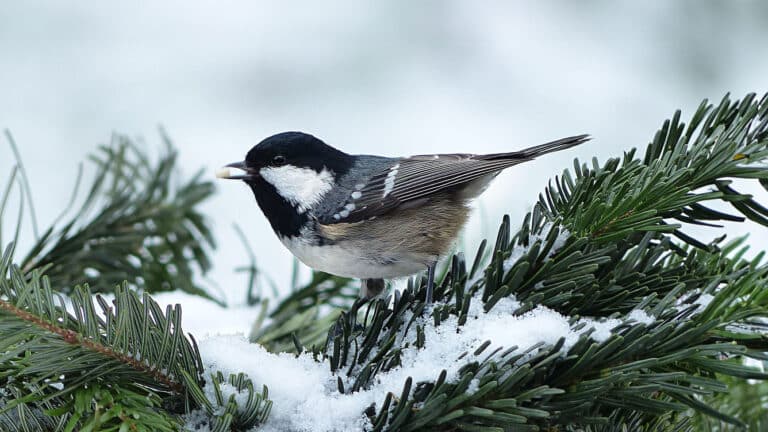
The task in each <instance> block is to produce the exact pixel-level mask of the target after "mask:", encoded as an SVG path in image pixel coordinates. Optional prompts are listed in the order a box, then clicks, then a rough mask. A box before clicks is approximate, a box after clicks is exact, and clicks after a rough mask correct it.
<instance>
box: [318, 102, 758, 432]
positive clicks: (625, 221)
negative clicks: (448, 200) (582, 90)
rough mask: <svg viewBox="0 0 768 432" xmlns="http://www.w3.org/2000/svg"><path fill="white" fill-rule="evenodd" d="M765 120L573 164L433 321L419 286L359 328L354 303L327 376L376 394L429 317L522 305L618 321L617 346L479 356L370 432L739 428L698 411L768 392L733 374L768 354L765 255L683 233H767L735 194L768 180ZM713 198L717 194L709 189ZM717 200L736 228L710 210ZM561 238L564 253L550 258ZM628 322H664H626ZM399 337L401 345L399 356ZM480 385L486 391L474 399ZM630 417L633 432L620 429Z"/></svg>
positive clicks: (452, 281) (724, 115)
mask: <svg viewBox="0 0 768 432" xmlns="http://www.w3.org/2000/svg"><path fill="white" fill-rule="evenodd" d="M767 113H768V99H766V98H763V100H762V101H759V102H758V101H757V100H756V99H755V98H754V96H749V97H747V98H746V99H745V100H743V101H741V102H736V103H731V102H730V101H729V100H728V99H725V100H724V101H723V102H722V103H721V104H720V106H718V107H712V106H709V105H706V104H704V105H702V106H701V108H700V109H699V111H698V112H697V113H696V114H695V115H694V120H693V122H692V125H691V126H689V127H688V128H686V127H685V126H684V125H682V124H680V123H679V113H678V114H676V115H675V117H674V119H673V120H672V121H671V122H667V123H665V125H664V127H663V128H662V130H661V131H660V132H659V133H658V134H657V135H656V137H655V139H654V141H653V142H652V143H651V144H650V145H649V146H648V150H647V152H646V155H645V157H644V158H642V159H639V158H636V157H635V156H634V155H635V152H634V150H633V151H630V152H628V153H626V154H625V156H624V158H623V159H622V160H619V159H612V160H609V161H608V162H606V163H605V164H604V165H602V166H600V165H599V164H598V163H597V162H596V161H594V162H593V164H592V167H591V168H590V167H588V166H587V165H582V164H580V163H578V162H576V163H575V164H574V166H575V175H571V174H570V173H569V172H568V171H565V172H564V173H563V175H562V176H561V177H560V178H558V179H557V180H556V182H555V183H556V186H551V187H550V188H548V189H547V191H546V192H545V194H544V195H542V198H541V200H540V202H539V203H538V204H537V205H536V207H535V208H534V210H533V211H532V212H531V213H530V214H529V215H527V216H526V218H525V221H524V222H523V225H522V228H521V229H520V231H519V232H518V233H517V234H515V235H512V233H511V227H510V223H509V220H508V219H505V221H504V223H503V224H502V226H501V228H500V231H499V235H498V238H497V241H496V246H495V247H494V252H493V255H492V256H491V262H490V263H489V264H488V266H487V267H486V269H485V272H484V274H482V275H477V277H475V276H470V277H468V276H467V274H466V273H467V270H466V265H465V263H464V260H463V258H462V257H461V256H457V257H455V258H454V260H453V263H452V266H451V268H450V271H449V273H448V275H447V276H446V277H445V278H444V279H443V281H442V283H441V284H440V285H439V287H438V289H437V290H436V292H435V298H436V299H437V303H436V304H435V305H434V306H432V307H429V308H426V307H425V305H424V303H423V295H424V290H423V286H422V287H421V288H420V289H418V290H413V289H408V290H406V291H404V292H403V293H402V295H401V296H397V297H396V298H395V299H394V304H393V306H392V307H388V306H387V303H386V302H384V301H379V302H375V303H374V304H372V305H369V306H368V313H366V317H367V318H366V319H364V320H363V321H360V316H361V315H360V313H358V311H357V309H356V308H357V307H359V306H360V305H359V304H356V305H355V306H354V307H353V309H352V310H350V311H349V312H348V313H345V314H343V315H342V317H341V318H340V319H339V321H338V322H337V327H336V328H337V329H338V331H336V332H334V333H332V334H331V335H330V337H329V339H328V343H327V344H328V347H329V348H328V349H327V352H328V353H329V354H328V356H329V361H330V366H331V369H332V370H334V371H338V372H339V373H340V374H341V373H344V374H346V375H347V376H349V377H351V379H352V382H353V385H352V387H351V388H349V389H346V391H355V390H357V389H362V388H366V387H368V386H370V385H371V384H372V383H373V382H375V380H376V375H377V374H378V373H382V372H385V371H387V370H389V369H391V368H392V367H395V366H397V365H398V364H399V362H400V355H401V352H402V350H403V349H407V347H409V346H415V347H422V346H426V347H427V348H429V343H430V341H429V340H425V338H424V332H422V331H421V329H420V328H421V326H422V325H426V324H425V323H424V321H423V320H420V319H419V317H427V316H428V317H430V321H431V322H432V323H433V324H434V325H440V323H441V322H442V321H444V320H446V319H447V318H449V317H451V316H455V317H457V318H458V322H459V323H460V324H461V323H463V322H465V321H466V320H467V315H466V314H467V311H468V309H469V307H468V306H469V303H470V302H472V301H479V300H480V301H483V302H484V309H485V310H490V309H492V308H493V306H494V305H495V304H496V302H497V301H498V300H499V299H501V298H505V297H508V296H510V295H514V296H515V298H516V299H517V300H518V301H519V302H520V303H521V306H520V308H519V309H518V310H517V311H516V312H515V314H516V315H519V314H523V313H525V312H526V311H529V310H531V309H533V308H535V307H536V306H539V305H544V306H547V307H549V308H551V309H555V310H557V311H560V312H561V313H563V314H566V315H568V316H570V317H571V322H572V323H573V324H575V322H576V320H577V319H578V318H579V317H580V316H585V315H589V316H593V317H614V318H620V319H622V320H623V324H621V325H620V326H619V327H617V328H616V329H614V331H613V333H614V335H613V336H612V337H610V338H609V339H608V340H605V341H604V342H602V343H599V342H595V341H593V340H592V339H590V338H589V337H588V336H587V335H586V334H585V335H582V337H581V339H580V340H579V341H578V342H577V343H576V344H575V345H573V346H572V347H570V349H568V350H567V352H563V351H562V346H563V342H564V341H563V340H561V341H560V342H559V343H556V344H555V345H542V344H540V345H539V346H535V347H532V348H530V349H529V350H528V351H527V352H518V351H516V350H514V349H513V347H504V348H503V349H502V348H500V347H495V349H494V346H493V345H492V344H491V345H490V348H485V347H487V345H484V346H483V347H481V348H480V349H481V350H482V349H486V351H490V352H488V354H487V355H486V354H485V353H483V355H484V358H483V360H482V361H477V362H472V363H470V364H468V365H467V366H465V367H463V369H462V370H461V371H460V376H461V378H460V379H459V381H457V382H445V381H444V379H445V374H443V375H441V376H439V377H435V379H436V381H434V382H431V383H430V382H426V383H413V382H410V381H409V382H407V383H405V386H404V388H403V390H402V394H401V395H400V396H399V397H395V395H390V397H388V398H387V399H386V400H384V401H381V402H380V403H381V405H379V406H376V407H373V409H372V410H369V411H368V412H367V414H368V416H369V418H370V420H371V422H372V424H373V425H374V427H373V430H404V431H407V430H456V429H458V430H475V429H477V428H494V427H495V428H499V430H506V428H511V429H510V430H539V429H541V428H543V429H547V428H550V427H559V428H568V429H569V430H570V429H571V428H573V430H579V429H580V428H584V427H593V426H590V425H595V426H594V427H598V425H602V426H599V428H600V429H594V430H622V429H623V428H624V427H626V424H640V423H642V424H646V425H654V424H659V425H661V424H662V423H663V424H664V425H665V426H664V428H665V429H667V430H679V429H680V428H682V429H683V430H684V429H685V428H687V427H688V426H687V425H688V420H687V419H685V418H683V417H682V416H683V415H684V414H683V413H685V412H687V411H688V410H689V409H693V410H696V411H699V412H702V413H705V414H707V415H709V416H712V417H713V418H717V419H719V420H720V421H724V422H727V423H730V424H732V425H741V424H742V423H741V422H740V421H739V420H737V419H736V418H734V417H732V416H729V415H727V414H725V413H720V412H718V411H716V410H713V409H712V408H710V407H709V406H707V405H706V404H705V403H704V402H702V397H704V398H705V399H706V397H708V396H712V395H715V394H718V393H723V392H726V391H727V387H726V386H725V385H724V384H722V382H720V381H718V380H717V377H718V376H719V375H718V374H720V375H728V376H732V377H735V378H736V379H739V380H743V379H746V378H752V379H760V380H763V379H766V378H768V375H766V374H765V373H762V372H759V371H757V370H755V369H752V368H749V367H746V366H743V365H742V363H741V362H740V361H738V360H729V361H725V360H724V359H739V358H742V357H745V356H756V357H763V356H764V355H763V354H761V352H762V351H766V350H768V337H766V336H765V333H764V332H765V325H764V324H761V321H759V320H760V319H761V318H765V317H766V316H768V268H767V267H765V266H764V265H763V264H762V262H761V259H762V254H760V255H758V257H757V258H755V259H753V260H744V259H743V258H742V257H743V251H739V250H738V248H739V246H740V244H741V241H736V242H731V243H728V244H722V241H719V242H715V243H711V244H704V243H702V242H700V241H698V240H696V239H694V238H692V237H691V236H689V235H687V234H685V232H684V229H683V227H682V226H681V225H680V224H679V223H677V222H675V220H678V221H682V222H685V223H703V222H707V223H709V222H713V221H718V220H743V218H744V217H747V218H750V219H752V220H754V221H756V222H759V223H762V224H765V225H768V223H766V222H768V219H765V218H763V216H764V215H766V214H768V211H766V210H765V209H763V207H762V206H761V205H760V204H758V203H757V202H756V201H754V200H753V199H752V197H751V196H748V195H743V194H740V193H738V192H736V190H735V189H733V188H731V187H730V186H728V182H729V179H731V178H744V179H759V180H765V179H768V168H766V167H765V165H764V162H765V160H766V158H767V157H768V114H767ZM707 186H710V187H711V188H712V191H706V190H702V188H705V187H707ZM712 200H721V201H725V202H727V203H730V204H732V205H733V207H734V208H735V210H737V212H738V213H740V214H739V215H727V214H724V213H721V212H718V211H715V210H713V209H710V208H709V207H705V206H704V204H702V203H703V202H706V201H712ZM562 232H565V233H566V235H565V238H566V240H565V242H564V244H562V245H559V246H560V247H559V248H558V249H556V250H555V243H556V242H557V240H558V238H561V239H562V238H563V235H562ZM681 240H682V241H683V242H685V243H689V244H691V245H692V246H693V248H691V247H689V246H684V245H681V244H680V243H679V242H680V241H681ZM480 255H482V253H478V256H480ZM477 267H478V266H477V264H475V265H473V268H474V269H476V268H477ZM471 272H473V273H474V271H471ZM468 279H470V281H469V283H466V281H467V280H468ZM465 283H466V285H465ZM709 295H712V296H714V299H713V300H712V301H711V302H710V303H709V304H708V306H707V307H706V308H703V310H701V309H700V308H699V306H698V305H697V304H696V301H697V299H698V298H699V297H700V296H709ZM633 309H639V310H643V311H645V312H647V313H648V314H650V315H652V316H654V317H655V320H654V322H653V323H651V324H648V325H646V324H644V323H640V322H636V321H632V320H628V319H627V318H626V315H625V314H626V313H628V312H629V311H631V310H633ZM427 314H428V315H427ZM360 324H362V325H360ZM761 331H762V332H763V333H762V334H761ZM398 338H402V341H403V342H402V343H401V344H399V345H395V344H393V341H395V340H396V339H398ZM353 372H354V374H353ZM473 379H474V380H479V386H478V390H477V391H475V392H474V393H472V394H469V393H468V392H467V389H468V388H469V386H470V383H471V381H472V380H473ZM622 412H623V413H627V414H628V415H630V416H631V417H632V420H627V419H624V417H617V415H618V414H617V413H622ZM671 413H679V414H678V415H674V414H671ZM620 418H621V419H624V420H620V421H618V423H617V419H620ZM611 425H612V426H611ZM660 427H661V426H660ZM606 428H607V429H606ZM478 430H479V429H478ZM483 430H494V429H483ZM627 430H632V429H627ZM648 430H655V429H648Z"/></svg>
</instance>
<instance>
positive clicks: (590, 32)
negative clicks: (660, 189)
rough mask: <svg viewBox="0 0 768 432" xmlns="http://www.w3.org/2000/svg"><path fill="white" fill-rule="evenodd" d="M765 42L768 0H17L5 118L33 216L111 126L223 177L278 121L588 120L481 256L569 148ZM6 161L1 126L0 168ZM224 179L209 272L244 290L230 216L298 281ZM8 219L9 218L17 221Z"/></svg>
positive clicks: (372, 134)
mask: <svg viewBox="0 0 768 432" xmlns="http://www.w3.org/2000/svg"><path fill="white" fill-rule="evenodd" d="M767 47H768V3H766V2H762V1H759V0H753V1H746V0H745V1H732V2H722V1H697V0H687V1H675V2H670V1H661V0H659V1H648V2H629V1H608V0H592V1H584V2H570V1H540V2H525V3H524V2H515V1H483V2H466V1H445V0H429V1H420V2H411V1H405V0H402V1H388V2H381V1H379V2H374V1H355V2H341V1H325V2H260V1H253V2H246V1H242V2H237V1H215V2H214V1H201V2H189V1H164V2H144V4H141V5H140V6H139V5H138V4H137V3H136V2H127V1H126V2H112V1H102V2H95V1H86V2H75V3H72V2H66V3H65V2H52V1H48V2H45V1H24V2H20V1H16V2H11V1H7V2H3V4H2V6H0V127H2V128H7V129H9V130H10V131H11V132H12V133H13V135H14V137H15V139H16V141H17V143H18V145H19V147H20V150H21V153H22V157H23V161H24V162H25V164H26V166H27V170H28V172H29V174H30V176H31V179H30V180H31V187H32V191H33V194H34V198H35V203H36V205H37V211H38V216H39V219H40V223H41V225H48V224H49V223H50V222H51V221H52V220H53V218H54V217H55V216H56V215H57V214H58V212H59V211H60V210H61V209H62V208H63V207H64V206H65V205H66V203H67V201H68V198H69V195H70V192H71V187H72V186H73V184H74V178H75V175H76V173H77V165H78V163H79V162H80V161H82V160H84V158H85V157H86V155H87V154H88V153H89V152H91V151H92V150H93V149H94V148H95V146H96V145H97V144H99V143H106V142H108V141H109V138H110V135H111V134H112V133H113V132H120V133H125V134H128V135H130V136H134V137H142V138H144V139H145V141H146V144H145V145H146V147H147V148H148V149H150V152H155V153H156V152H157V151H159V149H160V148H161V140H160V138H159V134H158V133H157V129H158V126H160V125H162V126H163V127H164V128H165V129H166V130H167V132H168V134H169V135H170V136H171V137H172V138H173V140H174V142H175V144H176V146H177V147H178V149H179V151H180V158H181V161H182V163H183V167H184V171H185V172H186V174H188V175H189V174H192V173H193V172H195V171H196V170H197V169H199V168H201V167H203V168H205V169H206V170H207V172H208V173H210V175H211V177H213V171H214V169H215V168H217V167H218V166H220V165H222V164H224V163H228V162H232V161H235V160H240V159H242V157H243V155H244V154H245V153H246V151H247V150H248V149H249V148H250V147H251V146H252V145H254V144H256V143H257V142H258V141H259V140H261V139H262V138H263V137H265V136H267V135H270V134H273V133H276V132H280V131H285V130H302V131H305V132H309V133H312V134H315V135H317V136H318V137H321V138H323V139H325V140H326V141H327V142H328V143H330V144H332V145H335V146H338V147H340V148H342V149H344V150H346V151H348V152H353V153H377V154H385V155H407V154H411V153H435V152H500V151H507V150H514V149H518V148H522V147H525V146H529V145H534V144H538V143H541V142H544V141H547V140H551V139H556V138H559V137H562V136H566V135H573V134H579V133H590V134H592V135H593V136H594V140H593V141H592V142H590V143H588V144H586V145H583V146H581V147H579V148H576V149H573V150H570V151H568V152H564V153H558V154H554V155H549V156H547V157H545V158H543V159H541V160H538V161H536V162H533V163H530V164H527V165H523V166H520V167H517V168H515V169H512V170H510V171H508V172H505V173H504V174H502V175H501V176H499V178H498V179H497V181H496V182H495V183H494V185H493V186H492V187H491V188H490V189H489V190H488V191H487V193H486V194H485V195H484V196H483V198H482V199H481V200H480V201H479V202H478V204H477V208H478V210H477V211H476V212H475V214H474V217H473V219H472V221H471V222H470V224H469V227H468V228H467V232H466V234H465V236H464V239H463V241H462V245H463V246H462V247H464V248H466V249H467V250H469V251H470V254H472V253H473V252H474V250H475V248H476V246H477V244H478V243H479V239H481V238H482V237H484V236H486V237H487V236H494V235H495V231H496V228H497V226H498V222H499V221H500V219H501V217H502V215H503V214H505V213H508V214H510V215H511V216H512V220H513V221H519V220H521V217H522V216H523V215H524V213H525V212H526V211H527V210H529V209H530V208H531V205H532V204H533V203H534V201H535V199H536V198H537V195H538V192H539V191H541V190H542V188H543V187H544V186H545V184H546V182H547V180H548V179H549V178H550V177H552V176H554V175H555V174H558V173H559V172H560V171H561V170H562V169H563V168H566V167H569V166H571V161H572V159H573V158H574V157H579V158H580V159H582V160H584V159H589V158H591V157H593V156H597V157H599V158H600V159H601V160H603V159H605V158H607V157H610V156H618V155H620V154H621V153H622V151H624V150H626V149H629V148H630V147H633V146H645V144H646V143H647V142H648V140H649V139H651V137H652V136H653V133H654V132H655V130H656V129H657V127H658V126H659V125H660V124H661V123H662V121H663V120H664V119H666V118H668V117H669V116H670V115H671V114H672V113H673V111H674V110H675V109H677V108H681V109H683V112H684V115H683V118H687V117H689V116H690V115H691V114H692V113H693V110H694V109H695V108H696V106H697V105H698V104H699V102H700V101H701V99H703V98H710V99H714V100H719V99H720V98H721V97H722V96H723V95H724V94H725V93H726V92H732V94H733V95H734V96H736V97H740V96H742V95H743V94H745V93H747V92H758V93H763V92H765V91H766V90H768V48H767ZM13 164H14V160H13V157H12V153H11V151H10V149H9V147H8V146H7V144H6V143H5V142H3V143H2V144H0V180H3V177H4V176H6V175H7V173H9V171H10V169H11V166H12V165H13ZM3 183H4V181H3ZM218 186H219V187H218V193H217V194H216V196H215V198H214V199H213V200H212V201H210V202H209V203H208V204H207V205H206V207H205V211H206V212H207V214H208V215H209V216H210V218H211V220H212V222H213V224H214V228H215V233H216V236H217V238H218V243H219V247H218V249H217V251H216V252H215V254H214V257H215V268H214V270H213V272H212V273H210V274H209V275H208V278H209V283H211V284H217V285H218V286H219V287H220V288H221V289H222V290H223V291H224V292H225V293H226V296H227V298H228V300H229V302H230V303H231V304H238V303H242V302H243V301H244V298H245V296H244V294H243V293H244V289H245V284H246V277H245V275H243V274H239V273H235V272H234V268H235V267H237V266H240V265H242V264H245V263H247V257H246V253H245V250H244V249H243V247H242V246H241V244H240V242H239V240H238V238H237V236H236V234H235V231H234V230H233V228H232V225H233V223H238V224H239V225H241V226H242V228H243V229H244V231H245V233H246V235H247V237H248V239H249V242H250V243H251V245H252V247H253V249H254V250H255V252H256V257H257V260H258V265H259V266H260V267H262V268H263V269H265V271H266V272H267V273H268V274H269V275H270V277H271V278H272V279H273V280H275V281H276V283H277V284H278V285H279V286H281V287H287V286H288V284H289V281H290V273H291V272H290V270H291V265H292V257H291V255H290V254H289V253H288V252H287V251H286V250H285V249H284V248H283V247H282V245H281V244H280V243H279V241H278V240H277V238H276V237H275V236H274V235H273V234H272V232H271V231H270V229H269V225H268V224H267V222H266V220H265V219H264V217H263V216H262V215H261V213H260V211H259V210H258V208H257V206H256V204H255V202H254V201H253V200H252V195H251V193H250V191H249V190H247V188H246V187H245V186H244V185H242V184H237V183H234V182H220V184H218ZM14 217H15V215H14V216H8V215H6V219H8V218H11V220H10V222H13V220H12V219H13V218H14ZM14 228H15V227H14V226H12V223H9V220H6V224H5V225H4V230H5V234H6V236H7V235H9V233H10V232H11V231H12V230H13V229H14ZM29 228H30V227H29V226H27V227H26V228H25V236H26V237H27V238H29V235H30V233H29V231H30V230H29ZM728 230H729V231H728V232H729V233H730V235H738V234H740V233H744V232H748V231H751V234H752V237H751V239H752V243H753V244H755V245H757V246H759V247H761V248H762V247H765V244H766V240H768V235H767V234H766V230H765V229H764V228H762V227H757V226H755V225H740V226H733V227H728ZM721 233H722V232H720V231H717V230H708V231H702V235H704V236H706V235H709V236H714V235H716V234H721ZM5 238H8V237H5ZM304 272H305V274H306V270H304Z"/></svg>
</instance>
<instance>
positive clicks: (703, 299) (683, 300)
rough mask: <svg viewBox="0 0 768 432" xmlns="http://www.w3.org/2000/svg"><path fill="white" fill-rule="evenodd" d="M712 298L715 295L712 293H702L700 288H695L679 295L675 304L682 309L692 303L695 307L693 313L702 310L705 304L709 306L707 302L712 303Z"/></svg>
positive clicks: (705, 306)
mask: <svg viewBox="0 0 768 432" xmlns="http://www.w3.org/2000/svg"><path fill="white" fill-rule="evenodd" d="M694 297H695V300H693V301H691V299H692V298H694ZM714 299H715V296H713V295H712V294H708V293H702V292H701V290H699V289H695V290H693V291H690V292H688V293H686V294H684V295H682V296H680V297H679V298H678V299H677V301H675V306H676V307H677V309H678V310H682V309H685V308H688V307H690V306H692V305H696V309H695V310H694V311H693V313H694V314H699V313H702V312H704V310H705V309H706V308H707V306H709V304H710V303H712V300H714Z"/></svg>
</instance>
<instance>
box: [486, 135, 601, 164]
mask: <svg viewBox="0 0 768 432" xmlns="http://www.w3.org/2000/svg"><path fill="white" fill-rule="evenodd" d="M590 139H591V138H590V136H589V135H576V136H572V137H567V138H561V139H559V140H555V141H551V142H548V143H544V144H539V145H537V146H533V147H528V148H527V149H523V150H518V151H514V152H507V153H491V154H486V155H482V156H481V157H479V158H478V159H482V160H499V159H517V160H520V159H522V160H531V159H534V158H536V157H538V156H541V155H544V154H547V153H552V152H556V151H560V150H565V149H569V148H571V147H575V146H577V145H579V144H583V143H585V142H587V141H589V140H590Z"/></svg>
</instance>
